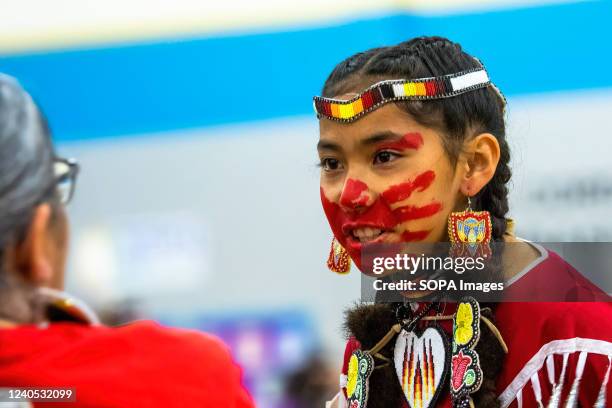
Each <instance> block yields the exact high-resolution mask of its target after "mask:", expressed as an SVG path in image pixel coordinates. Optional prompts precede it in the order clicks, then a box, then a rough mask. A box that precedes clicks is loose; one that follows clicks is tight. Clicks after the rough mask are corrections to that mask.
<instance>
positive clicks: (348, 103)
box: [313, 68, 491, 122]
mask: <svg viewBox="0 0 612 408" xmlns="http://www.w3.org/2000/svg"><path fill="white" fill-rule="evenodd" d="M489 85H491V80H490V79H489V75H488V74H487V71H485V69H484V68H475V69H471V70H467V71H461V72H458V73H456V74H450V75H443V76H439V77H432V78H418V79H410V80H408V79H391V80H385V81H380V82H377V83H375V84H374V85H372V86H370V87H369V88H367V89H366V90H365V91H363V92H362V93H360V94H359V95H357V96H356V97H354V98H352V99H349V100H342V99H331V98H324V97H322V96H315V97H314V98H313V99H314V109H315V112H316V113H317V116H318V117H320V116H324V117H326V118H327V119H331V120H335V121H339V122H352V121H354V120H356V119H358V118H360V117H361V116H363V115H365V114H366V113H368V112H371V111H373V110H374V109H376V108H379V107H380V106H382V105H384V104H385V103H388V102H395V101H410V100H423V99H441V98H448V97H451V96H455V95H459V94H462V93H465V92H469V91H473V90H475V89H480V88H485V87H487V86H489ZM319 115H320V116H319Z"/></svg>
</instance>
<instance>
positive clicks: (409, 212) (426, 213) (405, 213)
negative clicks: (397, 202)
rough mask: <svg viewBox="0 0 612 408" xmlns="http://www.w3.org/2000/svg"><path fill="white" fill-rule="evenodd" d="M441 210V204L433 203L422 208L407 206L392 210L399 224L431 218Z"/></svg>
mask: <svg viewBox="0 0 612 408" xmlns="http://www.w3.org/2000/svg"><path fill="white" fill-rule="evenodd" d="M441 209H442V204H440V203H438V202H433V203H431V204H427V205H424V206H422V207H418V206H414V205H407V206H405V207H400V208H396V209H395V210H393V215H394V216H395V217H396V219H397V220H398V222H399V223H402V222H406V221H411V220H418V219H420V218H427V217H431V216H432V215H434V214H436V213H437V212H438V211H440V210H441Z"/></svg>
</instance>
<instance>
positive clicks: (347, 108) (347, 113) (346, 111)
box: [339, 103, 354, 119]
mask: <svg viewBox="0 0 612 408" xmlns="http://www.w3.org/2000/svg"><path fill="white" fill-rule="evenodd" d="M339 111H340V118H342V119H349V118H351V117H353V115H354V114H353V104H352V103H350V104H346V105H339Z"/></svg>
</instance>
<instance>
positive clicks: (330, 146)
mask: <svg viewBox="0 0 612 408" xmlns="http://www.w3.org/2000/svg"><path fill="white" fill-rule="evenodd" d="M317 150H319V151H321V150H333V151H335V152H340V151H341V150H342V148H341V147H340V145H339V144H337V143H334V142H330V141H329V140H325V139H321V140H319V143H317Z"/></svg>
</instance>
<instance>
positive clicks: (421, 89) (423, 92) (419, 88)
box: [414, 82, 427, 96]
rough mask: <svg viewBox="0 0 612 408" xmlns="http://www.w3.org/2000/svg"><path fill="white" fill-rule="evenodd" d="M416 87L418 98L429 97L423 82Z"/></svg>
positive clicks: (416, 84) (415, 85)
mask: <svg viewBox="0 0 612 408" xmlns="http://www.w3.org/2000/svg"><path fill="white" fill-rule="evenodd" d="M414 87H415V88H416V93H415V95H418V96H425V95H427V90H426V89H425V84H424V83H422V82H417V83H415V84H414Z"/></svg>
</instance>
